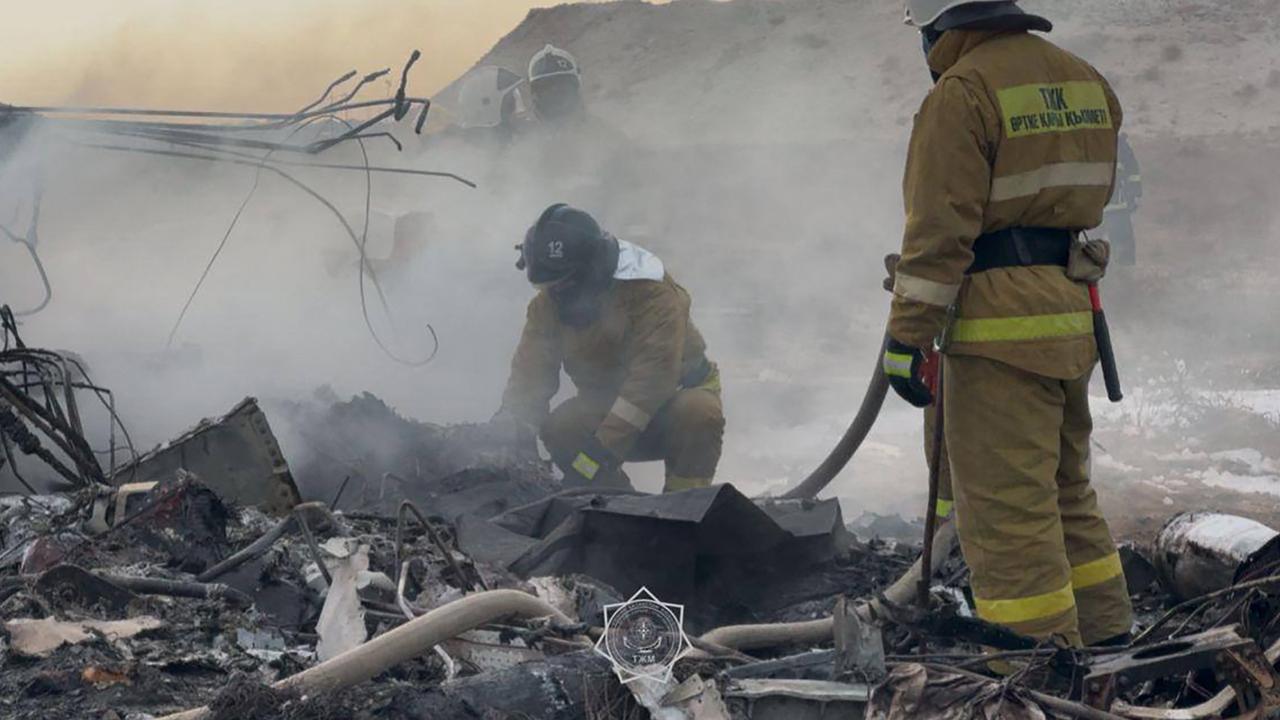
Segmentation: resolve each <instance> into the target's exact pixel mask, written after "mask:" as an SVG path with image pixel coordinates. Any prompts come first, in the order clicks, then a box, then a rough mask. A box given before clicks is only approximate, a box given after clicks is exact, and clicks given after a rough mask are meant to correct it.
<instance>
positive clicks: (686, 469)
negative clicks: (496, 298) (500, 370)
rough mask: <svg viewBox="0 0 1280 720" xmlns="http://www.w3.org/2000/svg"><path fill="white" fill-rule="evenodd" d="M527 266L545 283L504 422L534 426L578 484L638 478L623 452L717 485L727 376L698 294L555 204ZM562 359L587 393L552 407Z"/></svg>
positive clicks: (690, 480) (515, 369)
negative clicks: (696, 317) (702, 329)
mask: <svg viewBox="0 0 1280 720" xmlns="http://www.w3.org/2000/svg"><path fill="white" fill-rule="evenodd" d="M520 250H521V258H520V262H519V263H518V266H519V267H521V268H522V269H524V270H525V271H526V273H527V275H528V278H529V281H530V282H531V283H532V284H533V285H534V286H535V287H537V288H538V290H539V292H538V294H537V296H536V297H534V299H533V301H532V302H530V303H529V310H528V319H527V321H526V323H525V328H524V333H523V335H522V337H521V338H520V344H519V346H518V348H517V349H516V353H515V357H514V359H513V360H512V363H511V378H510V380H509V381H508V383H507V389H506V392H505V393H504V395H503V402H502V410H500V411H499V413H498V416H497V417H496V418H495V420H496V421H498V422H500V423H503V424H506V425H508V426H513V427H516V428H524V429H525V433H526V436H528V437H531V436H532V432H533V431H536V432H537V433H538V434H539V435H540V436H541V438H542V441H543V443H544V444H545V445H546V446H547V450H548V451H549V452H550V453H551V458H552V460H554V461H555V463H556V465H557V466H559V467H560V469H561V471H562V472H563V473H564V476H565V484H566V485H569V486H595V487H629V485H630V483H629V481H628V480H627V477H626V475H625V474H624V473H623V472H622V471H621V465H622V463H623V462H624V461H643V460H663V461H665V463H666V486H665V488H664V490H665V491H666V492H673V491H677V490H686V489H689V488H695V487H704V486H707V485H710V484H711V480H712V478H713V476H714V475H715V470H716V465H717V464H718V463H719V461H720V448H721V440H722V437H723V434H724V412H723V408H722V406H721V403H720V373H719V371H718V370H717V369H716V367H715V365H714V364H713V363H711V362H710V361H709V360H708V359H707V355H706V343H705V342H704V341H703V339H702V335H701V333H699V332H698V329H697V328H696V327H694V325H693V321H692V320H691V319H690V315H689V309H690V304H691V301H690V298H689V293H688V292H686V291H685V289H684V288H682V287H681V286H680V285H678V284H677V283H676V282H675V280H673V279H672V278H671V276H670V275H669V274H667V273H666V270H665V268H664V267H663V264H662V261H661V260H659V259H658V258H657V257H656V256H654V255H653V254H652V253H650V252H648V251H646V250H644V249H642V248H639V247H637V246H635V245H632V244H630V243H627V242H624V241H621V240H618V239H617V238H614V237H613V236H612V235H610V234H609V233H607V232H604V231H602V230H601V229H600V226H599V225H598V224H597V223H596V221H595V220H594V219H593V218H592V217H591V216H590V215H588V214H587V213H585V212H583V211H581V210H578V209H575V208H572V207H569V206H567V205H552V206H551V207H549V208H547V210H546V211H545V212H543V214H542V216H541V217H539V218H538V221H537V223H536V224H535V225H534V226H533V227H531V228H530V229H529V232H528V233H527V234H526V236H525V240H524V243H523V244H522V245H521V246H520ZM561 368H563V369H564V370H565V372H566V373H567V374H568V376H569V378H570V379H571V380H572V381H573V384H574V385H575V386H576V388H577V390H578V394H577V396H576V397H573V398H571V399H569V400H567V401H565V402H564V403H563V404H561V405H560V406H558V407H557V408H556V409H555V410H554V411H549V409H550V401H551V399H552V397H553V396H555V394H556V392H557V391H558V390H559V388H560V370H561Z"/></svg>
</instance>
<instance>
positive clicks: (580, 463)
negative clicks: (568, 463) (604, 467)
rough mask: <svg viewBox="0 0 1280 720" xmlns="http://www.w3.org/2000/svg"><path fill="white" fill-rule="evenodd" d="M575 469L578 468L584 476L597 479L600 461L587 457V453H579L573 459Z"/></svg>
mask: <svg viewBox="0 0 1280 720" xmlns="http://www.w3.org/2000/svg"><path fill="white" fill-rule="evenodd" d="M573 469H574V470H577V471H578V472H579V473H580V474H581V475H582V477H584V478H586V479H588V480H595V479H596V473H598V472H600V463H598V462H596V461H595V460H592V459H591V458H589V457H587V454H586V453H578V457H576V458H574V459H573Z"/></svg>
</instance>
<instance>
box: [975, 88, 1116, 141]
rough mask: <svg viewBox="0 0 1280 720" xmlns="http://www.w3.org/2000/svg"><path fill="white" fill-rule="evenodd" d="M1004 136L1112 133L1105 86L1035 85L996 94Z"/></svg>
mask: <svg viewBox="0 0 1280 720" xmlns="http://www.w3.org/2000/svg"><path fill="white" fill-rule="evenodd" d="M996 98H997V99H998V100H999V101H1000V114H1001V115H1002V116H1003V118H1004V133H1005V136H1006V137H1009V138H1019V137H1026V136H1029V135H1042V134H1044V133H1062V132H1074V131H1076V130H1110V129H1111V127H1112V120H1111V108H1110V106H1108V105H1107V93H1106V91H1105V90H1103V88H1102V83H1100V82H1096V81H1077V82H1064V83H1034V84H1031V85H1018V86H1016V87H1011V88H1005V89H1004V90H998V91H996Z"/></svg>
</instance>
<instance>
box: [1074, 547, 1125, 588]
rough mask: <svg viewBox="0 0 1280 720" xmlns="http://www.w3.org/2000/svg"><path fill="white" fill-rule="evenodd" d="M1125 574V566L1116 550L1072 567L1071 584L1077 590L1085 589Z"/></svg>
mask: <svg viewBox="0 0 1280 720" xmlns="http://www.w3.org/2000/svg"><path fill="white" fill-rule="evenodd" d="M1123 576H1124V566H1123V565H1122V564H1121V563H1120V553H1118V552H1114V553H1111V554H1110V555H1108V556H1106V557H1104V558H1099V559H1097V560H1093V561H1091V562H1087V563H1084V564H1083V565H1076V566H1075V567H1073V568H1071V586H1072V587H1074V588H1075V589H1076V590H1084V589H1085V588H1089V587H1093V586H1094V585H1101V584H1102V583H1104V582H1106V581H1108V580H1110V579H1112V578H1116V577H1123Z"/></svg>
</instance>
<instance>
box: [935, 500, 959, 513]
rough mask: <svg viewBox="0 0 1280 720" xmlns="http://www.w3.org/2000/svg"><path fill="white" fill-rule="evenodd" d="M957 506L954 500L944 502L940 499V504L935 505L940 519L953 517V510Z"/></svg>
mask: <svg viewBox="0 0 1280 720" xmlns="http://www.w3.org/2000/svg"><path fill="white" fill-rule="evenodd" d="M955 506H956V503H955V501H954V500H943V499H942V498H938V504H937V505H934V510H935V511H936V512H937V513H938V517H940V518H944V517H951V509H952V508H954V507H955Z"/></svg>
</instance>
